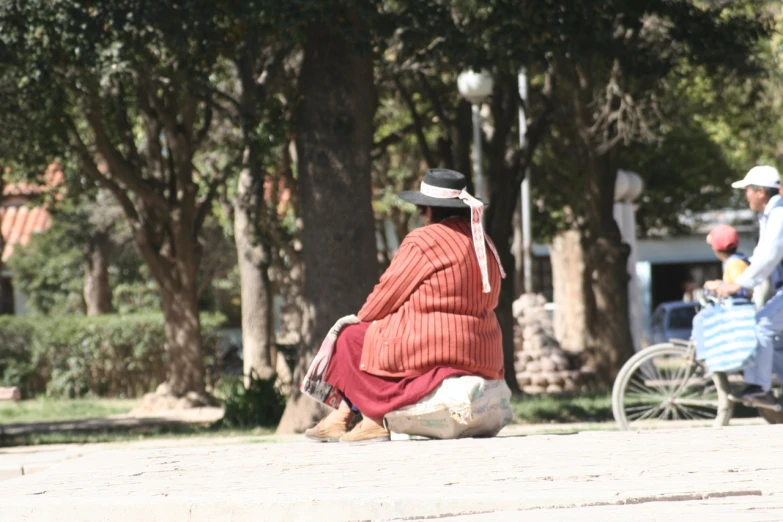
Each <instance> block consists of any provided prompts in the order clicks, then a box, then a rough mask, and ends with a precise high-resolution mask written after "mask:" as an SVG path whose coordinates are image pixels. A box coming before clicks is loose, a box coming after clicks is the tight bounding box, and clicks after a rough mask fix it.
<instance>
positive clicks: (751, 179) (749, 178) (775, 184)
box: [731, 165, 780, 189]
mask: <svg viewBox="0 0 783 522" xmlns="http://www.w3.org/2000/svg"><path fill="white" fill-rule="evenodd" d="M748 185H756V186H757V187H770V188H776V189H779V188H780V173H779V172H778V169H776V168H775V167H770V166H767V165H760V166H758V167H753V168H752V169H750V170H749V171H748V173H747V174H745V179H743V180H741V181H735V182H734V183H732V184H731V186H732V187H734V188H745V187H747V186H748Z"/></svg>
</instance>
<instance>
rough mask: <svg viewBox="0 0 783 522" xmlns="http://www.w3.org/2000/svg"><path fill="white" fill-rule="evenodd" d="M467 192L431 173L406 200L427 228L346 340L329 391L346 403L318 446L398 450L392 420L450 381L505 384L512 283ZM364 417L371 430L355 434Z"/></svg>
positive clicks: (325, 422)
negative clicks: (386, 445)
mask: <svg viewBox="0 0 783 522" xmlns="http://www.w3.org/2000/svg"><path fill="white" fill-rule="evenodd" d="M466 186H467V185H466V180H465V176H463V175H462V174H460V173H459V172H454V171H451V170H446V169H430V170H428V171H427V173H426V175H425V177H424V180H423V181H422V183H421V190H420V191H406V192H402V193H400V194H399V196H400V198H402V199H403V200H405V201H408V202H410V203H413V204H415V205H417V206H418V208H419V211H420V213H421V214H422V216H423V219H424V222H425V226H423V227H421V228H418V229H416V230H413V231H412V232H410V233H409V234H408V235H407V236H406V237H405V239H404V240H403V241H402V244H401V245H400V248H399V250H398V251H397V254H396V255H395V256H394V258H393V260H392V262H391V264H390V265H389V268H388V269H387V270H386V272H385V273H384V274H383V275H382V276H381V279H380V282H379V283H378V284H377V285H376V286H375V289H374V290H373V292H372V293H371V294H370V296H369V297H368V298H367V301H366V302H365V304H364V306H363V307H362V309H361V310H360V311H359V313H358V318H359V319H360V321H361V322H360V323H359V324H354V325H349V326H346V327H344V328H343V329H342V330H341V331H340V333H339V335H338V337H337V341H336V343H335V348H334V353H333V355H332V358H331V360H330V362H329V366H328V367H327V369H326V372H325V374H324V381H326V382H327V383H328V384H330V385H331V386H333V387H334V388H336V389H338V390H339V391H340V392H342V395H344V396H345V401H343V402H342V403H341V404H340V406H339V408H337V409H336V410H335V411H333V412H332V413H331V414H329V415H328V416H327V417H325V418H324V419H322V420H321V422H319V423H318V424H317V425H316V426H315V427H313V428H310V429H309V430H307V431H306V432H305V435H306V436H307V437H308V438H310V439H312V440H315V441H321V442H335V441H338V440H339V441H341V442H358V441H382V440H389V433H388V431H387V430H386V429H385V428H384V426H383V417H384V415H386V414H387V413H389V412H391V411H394V410H397V409H399V408H402V407H403V406H407V405H410V404H414V403H416V402H418V401H419V400H421V399H422V398H423V397H424V396H426V395H427V394H429V393H430V392H432V391H433V390H435V388H437V387H438V386H439V385H440V384H441V383H442V382H443V380H444V379H446V378H448V377H455V376H462V375H477V376H481V377H483V378H485V379H502V378H503V348H502V340H501V332H500V325H499V324H498V321H497V318H496V317H495V312H494V309H495V307H496V306H497V304H498V295H499V293H500V280H501V278H502V277H505V273H504V272H503V268H502V267H501V265H500V260H499V258H498V255H497V251H496V250H495V247H494V245H493V244H492V242H491V240H490V239H489V238H486V237H485V235H484V231H483V228H482V225H481V216H482V213H483V207H484V204H483V203H482V202H481V201H480V200H478V199H476V198H474V197H472V196H471V195H470V194H468V192H467V190H466ZM486 247H489V250H490V251H491V252H492V254H493V255H491V256H487V248H486ZM359 412H361V414H362V420H361V422H360V423H358V424H357V425H356V426H355V427H354V428H353V429H352V430H351V431H348V428H349V425H350V423H351V421H352V420H353V418H354V415H355V414H356V413H359Z"/></svg>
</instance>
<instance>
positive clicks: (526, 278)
mask: <svg viewBox="0 0 783 522" xmlns="http://www.w3.org/2000/svg"><path fill="white" fill-rule="evenodd" d="M517 85H518V88H519V100H520V103H519V148H520V150H524V148H525V141H526V140H527V115H526V114H525V106H526V104H527V71H525V68H524V67H522V68H520V69H519V75H518V77H517ZM520 192H521V194H520V196H521V197H520V212H519V218H520V219H521V220H522V226H521V229H522V245H521V247H522V252H521V254H522V255H521V256H520V257H521V258H522V270H523V276H522V281H523V283H524V292H526V293H533V254H532V250H533V232H532V226H531V217H530V169H529V168H528V169H527V170H526V171H525V177H524V179H523V180H522V187H521V189H520Z"/></svg>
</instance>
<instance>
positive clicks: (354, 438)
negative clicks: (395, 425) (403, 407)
mask: <svg viewBox="0 0 783 522" xmlns="http://www.w3.org/2000/svg"><path fill="white" fill-rule="evenodd" d="M388 440H391V437H390V435H389V431H388V430H387V429H386V428H384V427H383V419H370V418H367V417H363V418H362V421H361V422H360V423H359V424H357V425H356V427H354V429H352V430H351V431H349V432H348V433H346V434H345V435H343V436H342V437H340V442H386V441H388Z"/></svg>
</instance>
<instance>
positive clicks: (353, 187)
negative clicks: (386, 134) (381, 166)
mask: <svg viewBox="0 0 783 522" xmlns="http://www.w3.org/2000/svg"><path fill="white" fill-rule="evenodd" d="M341 18H344V19H347V20H351V21H352V23H353V31H352V32H353V34H346V29H345V27H344V25H341V24H340V23H339V20H340V19H341ZM367 36H368V35H367V33H366V30H365V28H364V27H362V26H361V23H360V22H359V18H358V15H357V14H356V13H355V12H340V10H339V9H335V10H333V11H332V16H331V18H330V19H328V20H322V21H319V22H318V23H316V24H313V25H312V26H310V27H309V28H308V29H307V35H306V37H307V41H306V43H305V46H304V59H303V63H302V69H301V72H300V76H299V92H300V95H301V98H300V105H299V107H298V110H297V114H296V118H295V129H296V133H297V134H296V145H297V155H298V158H299V169H298V172H299V195H300V202H301V210H302V259H303V266H304V282H303V290H302V294H303V298H304V301H305V303H306V305H305V313H304V319H305V324H304V327H303V336H302V349H301V350H300V354H299V362H298V364H297V368H296V371H295V372H294V380H295V383H299V382H301V380H302V377H303V376H304V374H305V373H306V371H307V368H308V366H309V364H310V361H311V359H312V356H313V354H314V353H315V351H316V350H317V348H318V346H319V345H320V343H321V341H322V340H323V338H324V336H325V335H326V333H327V332H328V331H329V328H330V327H331V326H332V324H333V323H334V321H335V320H336V319H338V318H339V317H341V316H344V315H347V314H351V313H356V312H357V311H358V310H359V308H360V307H361V305H362V304H363V302H364V300H365V299H366V297H367V294H368V293H369V291H370V290H372V287H373V284H374V283H375V282H377V279H378V263H377V259H376V244H375V233H374V227H373V212H372V206H371V190H372V187H371V179H370V154H371V149H372V141H373V130H374V129H373V117H374V114H375V107H376V97H375V88H374V83H373V62H372V58H371V54H370V52H369V51H366V50H365V51H362V50H361V49H362V47H363V45H361V44H363V43H369V42H364V40H365V38H367ZM321 413H322V408H321V407H320V406H319V405H318V404H317V403H316V402H315V401H313V400H311V399H309V398H308V397H305V396H303V395H302V394H301V392H299V390H298V386H296V387H295V389H294V391H293V394H292V395H291V397H290V398H289V401H288V405H287V406H286V409H285V412H284V413H283V418H282V419H281V421H280V425H279V426H278V429H277V431H278V433H292V432H301V431H303V430H304V429H306V428H307V427H309V426H310V425H312V423H313V422H314V421H315V420H316V419H317V417H318V416H319V415H320V414H321Z"/></svg>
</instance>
